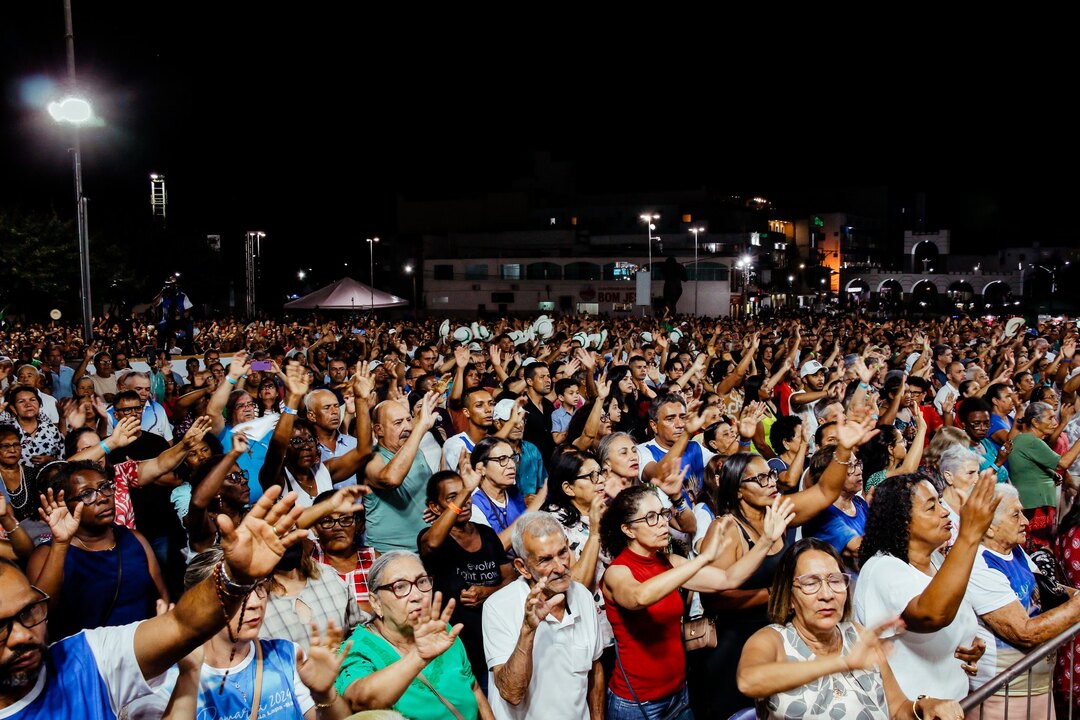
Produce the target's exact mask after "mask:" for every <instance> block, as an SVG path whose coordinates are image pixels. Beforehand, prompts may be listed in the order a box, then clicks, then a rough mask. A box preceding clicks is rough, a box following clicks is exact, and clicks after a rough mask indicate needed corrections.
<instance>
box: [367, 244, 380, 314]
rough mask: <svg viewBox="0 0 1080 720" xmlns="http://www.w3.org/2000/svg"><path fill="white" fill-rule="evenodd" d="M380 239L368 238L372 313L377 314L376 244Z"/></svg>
mask: <svg viewBox="0 0 1080 720" xmlns="http://www.w3.org/2000/svg"><path fill="white" fill-rule="evenodd" d="M377 242H379V238H368V239H367V244H368V257H369V259H370V261H371V281H370V282H371V312H375V243H377Z"/></svg>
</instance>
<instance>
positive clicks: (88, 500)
mask: <svg viewBox="0 0 1080 720" xmlns="http://www.w3.org/2000/svg"><path fill="white" fill-rule="evenodd" d="M115 492H116V483H115V482H113V481H112V480H109V481H106V482H104V483H102V484H101V485H99V486H98V487H96V488H90V489H89V490H83V491H82V492H81V493H79V494H78V495H74V496H72V497H70V498H68V502H72V503H79V502H81V503H82V504H83V505H93V504H94V503H96V502H97V501H98V496H101V497H112V496H113V493H115Z"/></svg>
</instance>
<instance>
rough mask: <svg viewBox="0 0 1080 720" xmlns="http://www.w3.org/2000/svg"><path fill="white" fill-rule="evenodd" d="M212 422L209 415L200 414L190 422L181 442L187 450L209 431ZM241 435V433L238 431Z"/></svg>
mask: <svg viewBox="0 0 1080 720" xmlns="http://www.w3.org/2000/svg"><path fill="white" fill-rule="evenodd" d="M213 425H214V423H213V421H212V420H210V416H209V415H202V416H200V417H198V418H196V419H195V422H193V423H191V427H190V428H188V431H187V432H186V433H184V439H183V441H182V442H183V444H184V447H185V448H187V449H188V450H190V449H192V448H193V447H195V446H196V445H198V444H199V441H200V440H202V439H203V436H204V435H206V433H208V432H210V429H211V428H212V427H213ZM240 434H241V435H243V433H240Z"/></svg>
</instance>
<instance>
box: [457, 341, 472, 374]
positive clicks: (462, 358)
mask: <svg viewBox="0 0 1080 720" xmlns="http://www.w3.org/2000/svg"><path fill="white" fill-rule="evenodd" d="M469 358H470V354H469V348H468V347H466V346H465V345H458V346H457V347H456V348H454V365H456V366H457V367H459V368H461V369H462V370H464V369H465V366H466V365H468V364H469Z"/></svg>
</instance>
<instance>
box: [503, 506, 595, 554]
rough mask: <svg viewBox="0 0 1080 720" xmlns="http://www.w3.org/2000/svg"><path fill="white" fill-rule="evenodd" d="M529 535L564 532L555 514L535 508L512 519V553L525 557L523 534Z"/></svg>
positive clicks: (538, 535)
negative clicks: (514, 519)
mask: <svg viewBox="0 0 1080 720" xmlns="http://www.w3.org/2000/svg"><path fill="white" fill-rule="evenodd" d="M593 532H599V528H594V529H593ZM526 534H528V535H531V536H532V537H545V536H547V535H555V534H559V535H562V536H563V537H565V536H566V534H565V533H564V532H563V526H562V523H560V522H559V521H558V520H556V519H555V516H554V515H552V514H551V513H548V512H543V511H541V510H535V511H533V512H527V513H523V514H522V515H520V516H518V519H517V520H516V521H514V527H513V530H511V531H510V544H511V545H512V546H513V548H514V554H515V555H517V556H518V557H519V558H521V559H522V560H524V559H525V558H526V553H525V535H526Z"/></svg>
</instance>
